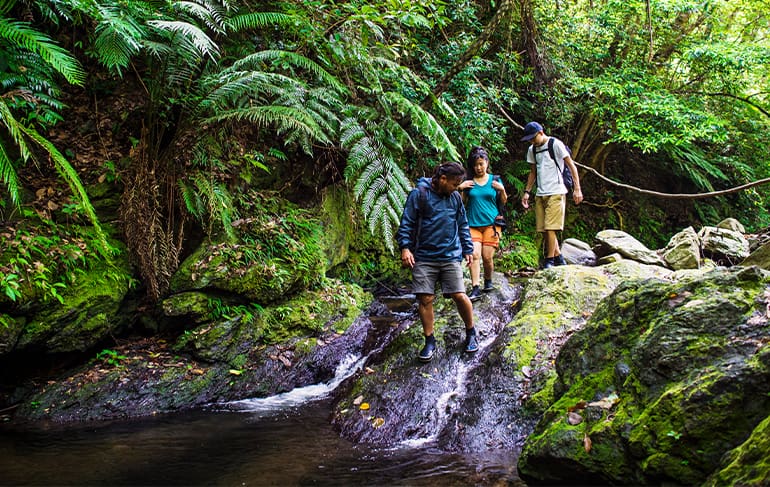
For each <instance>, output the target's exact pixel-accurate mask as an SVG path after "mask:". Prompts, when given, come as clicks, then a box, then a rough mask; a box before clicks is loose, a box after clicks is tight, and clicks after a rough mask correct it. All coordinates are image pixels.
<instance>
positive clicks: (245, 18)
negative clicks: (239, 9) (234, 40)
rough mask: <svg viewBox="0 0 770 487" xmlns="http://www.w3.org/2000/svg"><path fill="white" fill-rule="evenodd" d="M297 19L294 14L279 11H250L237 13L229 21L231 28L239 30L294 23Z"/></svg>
mask: <svg viewBox="0 0 770 487" xmlns="http://www.w3.org/2000/svg"><path fill="white" fill-rule="evenodd" d="M296 21H297V17H296V16H294V15H287V14H283V13H277V12H250V13H247V14H242V15H236V16H234V17H232V18H231V19H229V20H228V21H227V23H228V25H229V26H230V28H232V29H233V30H234V31H236V32H238V31H241V30H244V29H263V28H265V27H270V26H278V27H280V26H284V25H292V24H294V23H295V22H296Z"/></svg>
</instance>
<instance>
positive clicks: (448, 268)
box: [396, 162, 479, 362]
mask: <svg viewBox="0 0 770 487" xmlns="http://www.w3.org/2000/svg"><path fill="white" fill-rule="evenodd" d="M464 177H465V169H463V167H462V166H461V165H460V164H458V163H456V162H446V163H444V164H441V165H440V166H438V167H437V168H436V171H435V172H434V174H433V178H432V179H428V178H420V180H419V181H418V182H417V188H415V189H414V190H412V192H411V193H409V197H408V198H407V200H406V205H405V206H404V212H403V214H402V215H401V225H400V226H399V227H398V233H397V234H396V239H397V241H398V247H399V249H401V263H402V264H403V265H404V266H405V267H409V268H410V269H412V290H413V291H414V293H415V294H416V295H417V301H418V307H417V312H418V314H419V315H420V321H421V322H422V330H423V333H424V334H425V346H424V347H423V348H422V350H420V353H419V355H418V358H419V359H420V360H421V361H423V362H428V361H430V359H431V358H433V353H434V352H435V350H436V338H435V337H434V336H433V325H434V321H435V318H434V315H433V299H434V297H435V294H436V282H438V281H440V282H441V291H442V293H443V294H444V296H448V297H450V298H452V300H453V301H454V302H455V304H456V305H457V311H458V313H459V314H460V317H461V318H462V320H463V322H465V336H466V339H465V351H466V352H468V353H472V352H476V351H477V350H478V349H479V344H478V337H477V335H476V329H475V328H474V326H473V304H471V301H470V299H468V296H467V295H466V294H465V282H464V281H463V268H462V262H463V260H464V261H465V262H466V264H467V265H468V266H470V265H471V263H472V262H473V242H472V241H471V233H470V229H469V227H468V219H467V218H466V216H465V207H464V206H463V203H462V198H461V197H460V194H459V193H458V192H457V188H458V186H460V183H462V182H463V179H464Z"/></svg>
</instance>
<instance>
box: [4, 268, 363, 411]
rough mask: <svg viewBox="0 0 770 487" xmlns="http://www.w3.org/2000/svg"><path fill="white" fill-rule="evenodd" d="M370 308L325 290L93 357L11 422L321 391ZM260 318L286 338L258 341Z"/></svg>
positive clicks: (358, 342) (358, 341)
mask: <svg viewBox="0 0 770 487" xmlns="http://www.w3.org/2000/svg"><path fill="white" fill-rule="evenodd" d="M370 302H371V295H369V294H368V293H366V292H364V291H363V290H362V289H361V288H360V287H358V286H355V285H350V284H343V283H340V282H336V281H330V282H327V285H326V286H325V287H324V288H323V289H316V290H311V291H306V292H305V293H302V294H301V295H300V296H297V297H295V298H293V299H291V300H289V301H286V302H284V303H282V304H281V305H279V306H276V307H275V308H274V309H271V308H266V309H264V310H261V311H259V312H257V311H256V310H255V309H254V308H251V310H248V309H246V308H237V307H232V308H231V309H229V310H228V313H227V317H222V318H220V319H218V320H214V321H211V322H208V323H206V324H203V325H201V326H200V327H198V328H195V329H194V330H191V331H189V332H187V333H185V334H183V335H182V336H181V337H180V338H179V339H178V340H177V341H176V342H175V343H169V342H166V341H165V340H163V339H159V338H151V339H144V340H137V341H132V342H129V343H127V344H126V345H123V346H120V347H115V348H114V349H110V350H106V351H104V352H103V353H100V354H97V356H96V357H95V358H94V359H93V360H92V361H90V362H89V363H88V364H85V365H83V366H82V367H79V368H78V369H76V370H72V371H69V372H68V373H67V374H65V375H63V376H62V377H60V378H58V379H56V380H51V381H49V383H47V384H46V385H44V386H43V387H42V388H41V389H40V390H38V391H36V392H35V393H34V394H32V395H30V396H29V397H27V398H26V399H25V400H24V401H23V402H22V404H21V405H20V407H19V409H18V411H17V413H16V418H17V419H19V420H41V419H46V420H53V421H58V422H70V421H84V420H104V419H112V418H130V417H141V416H148V415H153V414H158V413H168V412H172V411H180V410H187V409H191V408H196V407H202V406H205V405H209V404H212V403H222V402H227V401H235V400H240V399H247V398H252V397H262V396H267V395H273V394H278V393H281V392H286V391H288V390H291V389H293V388H295V387H301V386H306V385H310V384H316V383H319V382H323V381H326V380H329V379H330V378H331V377H333V375H334V373H335V370H336V368H337V367H338V365H339V363H340V361H341V360H343V359H345V358H346V357H348V355H349V354H358V355H360V354H363V353H365V346H366V340H365V337H366V333H367V326H368V322H367V321H365V320H362V319H361V315H362V310H363V309H365V308H366V307H367V306H368V305H369V303H370ZM257 314H259V315H260V316H256V315H257ZM364 314H365V313H364ZM268 316H270V318H267V317H268ZM262 319H264V320H266V321H270V320H276V321H274V322H273V325H275V326H276V327H283V328H285V329H286V330H285V332H284V333H280V334H275V335H266V334H265V333H264V329H262V328H260V326H261V325H260V323H258V321H260V320H262ZM255 320H256V321H255ZM262 324H264V323H262ZM268 338H269V339H268Z"/></svg>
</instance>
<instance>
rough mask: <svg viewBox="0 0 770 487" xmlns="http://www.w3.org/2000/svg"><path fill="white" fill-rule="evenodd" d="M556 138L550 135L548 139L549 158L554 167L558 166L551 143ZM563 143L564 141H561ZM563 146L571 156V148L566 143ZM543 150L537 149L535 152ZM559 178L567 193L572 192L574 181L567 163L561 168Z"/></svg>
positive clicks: (533, 149) (533, 150)
mask: <svg viewBox="0 0 770 487" xmlns="http://www.w3.org/2000/svg"><path fill="white" fill-rule="evenodd" d="M555 140H556V139H555V138H554V137H550V138H549V139H548V149H547V150H548V155H550V156H551V160H552V161H553V162H554V164H556V167H557V168H558V167H559V161H557V160H556V155H555V154H554V150H553V144H554V141H555ZM562 144H564V142H562ZM564 147H565V148H566V149H567V153H568V154H569V156H570V157H572V149H570V148H569V146H568V145H567V144H564ZM532 152H533V155H534V154H535V148H534V146H532ZM540 152H544V151H538V152H537V154H539V153H540ZM562 164H564V161H562ZM561 180H562V182H563V183H564V186H565V187H566V188H567V194H570V193H572V190H573V189H575V181H574V179H572V171H570V170H569V166H567V164H564V167H563V168H562V170H561Z"/></svg>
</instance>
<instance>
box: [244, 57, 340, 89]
mask: <svg viewBox="0 0 770 487" xmlns="http://www.w3.org/2000/svg"><path fill="white" fill-rule="evenodd" d="M268 61H273V62H274V61H280V62H282V63H289V64H291V65H292V66H296V67H298V68H301V69H304V70H307V71H309V72H310V73H312V74H314V75H315V76H317V77H318V79H320V80H321V81H322V82H323V83H324V84H326V85H327V86H329V87H331V88H334V89H335V90H337V91H339V92H340V93H345V94H347V93H349V92H348V89H347V87H346V86H345V85H344V84H343V83H342V82H340V81H339V80H338V79H337V77H336V76H334V75H332V74H330V73H329V72H328V71H326V70H325V69H323V68H322V67H321V66H320V65H319V64H318V63H316V62H314V61H312V60H311V59H309V58H307V57H305V56H302V55H301V54H297V53H295V52H291V51H283V50H277V49H268V50H264V51H260V52H255V53H254V54H251V55H249V56H246V57H244V58H242V59H239V60H238V61H236V62H235V63H233V67H234V68H235V69H238V70H244V69H254V68H256V69H259V67H260V66H261V65H262V64H264V63H266V62H268Z"/></svg>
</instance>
